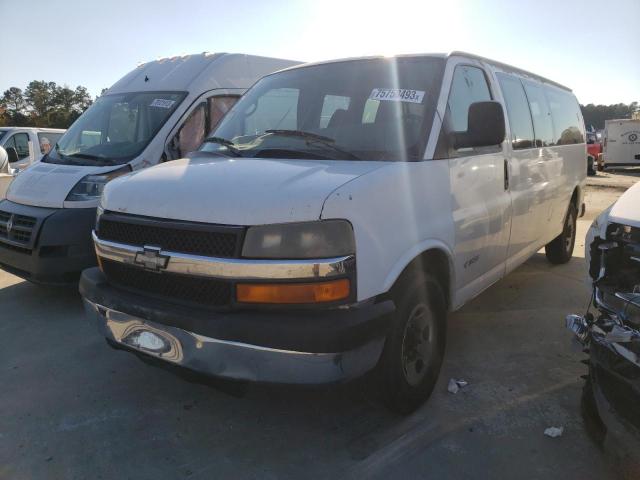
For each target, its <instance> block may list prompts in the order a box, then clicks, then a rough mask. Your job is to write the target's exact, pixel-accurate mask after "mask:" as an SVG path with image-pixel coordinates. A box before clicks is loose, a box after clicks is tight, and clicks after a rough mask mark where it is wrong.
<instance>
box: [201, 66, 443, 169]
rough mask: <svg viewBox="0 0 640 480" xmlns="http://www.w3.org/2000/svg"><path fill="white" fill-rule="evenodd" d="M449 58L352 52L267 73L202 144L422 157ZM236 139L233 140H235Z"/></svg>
mask: <svg viewBox="0 0 640 480" xmlns="http://www.w3.org/2000/svg"><path fill="white" fill-rule="evenodd" d="M443 71H444V59H442V58H437V57H426V56H421V57H417V56H416V57H400V58H377V59H362V60H348V61H344V62H336V63H327V64H319V65H313V66H308V67H302V68H296V69H293V70H287V71H284V72H280V73H276V74H273V75H270V76H267V77H265V78H263V79H262V80H260V81H259V82H258V83H256V85H255V86H254V87H252V88H251V89H250V90H249V91H248V92H247V93H246V94H245V95H244V96H243V97H242V98H241V99H240V100H239V101H238V103H237V104H236V105H235V106H234V107H233V108H232V109H231V111H230V112H229V113H228V114H227V115H226V116H225V118H224V119H223V120H222V122H221V123H220V126H219V127H218V128H217V129H216V130H215V132H214V133H213V135H212V137H211V138H209V139H208V140H205V143H204V144H203V145H202V147H201V149H200V150H201V151H206V152H219V153H228V154H233V155H234V156H242V157H254V158H300V159H305V158H312V159H314V158H317V159H332V160H385V161H407V160H418V159H421V158H422V155H423V153H424V148H425V144H426V141H427V136H428V132H429V131H430V129H431V124H432V121H433V117H434V114H435V107H436V102H437V98H438V94H439V92H440V84H441V81H442V76H443ZM231 142H232V143H231Z"/></svg>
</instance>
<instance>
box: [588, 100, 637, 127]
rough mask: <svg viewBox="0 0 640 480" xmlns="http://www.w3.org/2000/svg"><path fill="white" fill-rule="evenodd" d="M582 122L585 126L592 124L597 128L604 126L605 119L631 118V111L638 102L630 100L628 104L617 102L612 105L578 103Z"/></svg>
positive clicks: (633, 110)
mask: <svg viewBox="0 0 640 480" xmlns="http://www.w3.org/2000/svg"><path fill="white" fill-rule="evenodd" d="M580 108H581V110H582V116H583V117H584V123H585V125H586V126H587V127H589V126H591V125H593V126H594V127H595V128H597V129H602V128H604V122H605V120H613V119H616V118H631V116H632V115H633V112H635V111H637V110H638V102H631V103H630V104H629V105H626V104H624V103H617V104H614V105H594V104H593V103H590V104H588V105H580Z"/></svg>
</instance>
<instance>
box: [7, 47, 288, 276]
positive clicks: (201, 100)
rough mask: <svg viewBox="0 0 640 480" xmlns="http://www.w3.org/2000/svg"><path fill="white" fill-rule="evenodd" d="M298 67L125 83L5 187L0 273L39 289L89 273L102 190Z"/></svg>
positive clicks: (198, 67)
mask: <svg viewBox="0 0 640 480" xmlns="http://www.w3.org/2000/svg"><path fill="white" fill-rule="evenodd" d="M295 63H296V62H292V61H289V60H281V59H276V58H265V57H256V56H250V55H239V54H224V53H217V54H199V55H187V56H182V57H173V58H165V59H162V60H158V61H153V62H149V63H146V64H143V65H140V66H139V67H138V68H136V69H135V70H133V71H132V72H130V73H129V74H127V75H125V76H124V77H123V78H122V79H120V80H119V81H118V82H116V83H115V84H114V85H113V86H112V87H111V88H110V89H109V90H108V92H106V94H104V95H103V96H101V97H100V98H98V99H97V100H96V102H95V103H94V104H93V105H92V106H91V107H90V108H89V109H88V110H87V111H86V112H84V113H83V114H82V115H81V116H80V118H78V120H76V121H75V122H74V124H73V125H72V126H71V127H70V128H69V130H68V131H67V133H66V134H65V135H64V136H63V137H62V138H61V139H60V140H59V141H58V142H57V144H56V145H55V148H53V149H52V150H51V151H50V152H49V154H48V155H47V157H45V158H44V159H43V160H42V161H41V162H39V163H38V164H37V165H34V166H33V167H31V168H29V169H27V170H25V171H24V172H22V173H20V175H18V176H17V177H16V179H15V180H14V181H13V183H12V184H11V186H10V187H9V190H8V192H7V199H6V200H4V201H2V202H0V268H3V269H5V270H7V271H9V272H11V273H14V274H16V275H18V276H20V277H23V278H25V279H27V280H30V281H32V282H36V283H44V284H67V283H73V282H77V280H78V277H79V275H80V272H81V271H82V270H83V269H84V268H86V267H89V266H91V265H95V261H96V259H95V253H94V250H93V245H92V243H91V229H92V228H93V224H94V221H95V210H96V206H97V204H98V199H99V197H100V194H101V193H102V189H103V188H104V185H105V183H106V182H108V181H109V180H111V179H113V178H115V177H118V176H121V175H124V174H127V173H129V172H131V171H134V170H139V169H141V168H145V167H148V166H150V165H155V164H156V163H160V162H163V161H165V160H171V159H175V158H179V157H181V156H183V155H185V154H186V153H188V152H190V151H191V150H196V149H197V148H198V146H199V145H200V143H201V142H202V140H203V139H204V138H205V137H206V136H207V135H208V134H209V132H211V130H212V129H213V128H214V127H215V126H216V124H217V123H218V121H219V120H220V118H222V116H223V115H224V114H225V113H226V111H227V110H228V109H229V108H230V106H231V105H232V104H233V103H235V102H236V101H237V99H238V98H239V97H240V95H242V94H243V93H244V91H245V90H246V89H247V88H249V87H250V86H251V85H252V84H253V83H255V81H256V80H258V79H259V78H260V77H262V76H264V75H266V74H267V73H271V72H274V71H275V70H279V69H282V68H285V67H289V66H291V65H294V64H295ZM9 227H12V228H9Z"/></svg>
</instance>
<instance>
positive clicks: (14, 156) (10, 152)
mask: <svg viewBox="0 0 640 480" xmlns="http://www.w3.org/2000/svg"><path fill="white" fill-rule="evenodd" d="M7 156H8V157H9V163H13V162H17V161H18V160H20V158H19V157H18V151H17V150H16V149H15V148H14V147H9V148H7Z"/></svg>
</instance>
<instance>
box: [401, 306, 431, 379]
mask: <svg viewBox="0 0 640 480" xmlns="http://www.w3.org/2000/svg"><path fill="white" fill-rule="evenodd" d="M435 328H436V327H435V321H434V318H433V315H432V313H431V310H430V309H429V307H428V306H427V305H425V304H419V305H416V306H415V307H414V308H413V310H412V311H411V313H410V315H409V320H408V321H407V325H406V327H405V331H404V338H403V341H402V369H403V371H404V376H405V379H406V380H407V383H409V385H412V386H416V385H418V384H419V383H420V382H421V381H422V380H423V379H424V377H425V375H426V373H427V371H428V366H429V364H430V362H431V357H432V353H433V350H434V347H435V341H436V331H435Z"/></svg>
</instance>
